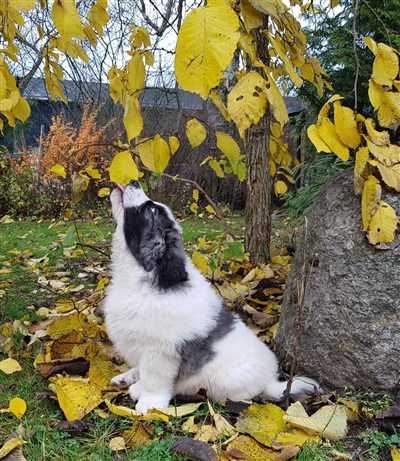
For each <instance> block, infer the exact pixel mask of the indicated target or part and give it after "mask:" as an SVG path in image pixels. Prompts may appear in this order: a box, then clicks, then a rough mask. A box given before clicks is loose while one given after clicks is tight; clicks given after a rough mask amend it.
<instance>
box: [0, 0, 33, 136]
mask: <svg viewBox="0 0 400 461" xmlns="http://www.w3.org/2000/svg"><path fill="white" fill-rule="evenodd" d="M35 3H36V1H35V0H25V1H22V2H21V1H18V0H11V1H9V0H1V1H0V34H1V36H2V41H3V44H2V48H1V50H0V114H2V115H4V116H5V117H6V118H7V121H8V123H9V125H10V126H12V127H15V120H16V119H19V120H22V121H23V122H24V121H25V120H26V119H27V118H28V117H29V115H30V108H29V105H28V102H27V101H26V99H24V98H23V97H22V96H21V93H20V92H19V90H18V88H17V83H16V80H15V78H14V76H13V75H11V73H10V71H9V68H8V65H7V62H6V59H5V58H8V59H11V60H12V61H14V62H17V61H18V57H17V55H18V51H19V48H18V47H17V46H16V45H15V43H14V39H15V37H16V35H21V32H20V31H19V28H20V27H21V26H23V25H24V23H25V21H24V18H23V17H22V15H21V13H22V12H24V11H29V10H31V9H32V8H34V7H35ZM3 125H4V122H3V120H2V119H0V131H3Z"/></svg>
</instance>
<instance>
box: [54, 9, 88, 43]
mask: <svg viewBox="0 0 400 461" xmlns="http://www.w3.org/2000/svg"><path fill="white" fill-rule="evenodd" d="M51 16H52V18H53V22H54V25H55V26H56V29H57V30H58V32H59V34H60V35H61V37H62V38H64V39H71V38H72V37H76V38H80V39H81V40H83V39H84V38H85V34H84V32H83V28H82V23H81V18H80V16H79V13H78V11H77V10H76V6H75V0H62V1H61V0H54V3H53V8H52V11H51Z"/></svg>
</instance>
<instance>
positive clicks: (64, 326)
mask: <svg viewBox="0 0 400 461" xmlns="http://www.w3.org/2000/svg"><path fill="white" fill-rule="evenodd" d="M87 325H88V320H87V318H86V316H85V314H83V313H82V312H73V313H72V314H69V315H65V316H63V317H60V318H58V319H57V320H55V321H54V322H53V323H52V324H50V325H49V326H48V327H47V334H48V335H49V336H50V337H51V338H58V337H60V336H63V335H66V334H68V333H71V332H75V331H76V330H82V329H85V328H87Z"/></svg>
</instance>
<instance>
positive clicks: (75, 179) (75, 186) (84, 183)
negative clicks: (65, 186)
mask: <svg viewBox="0 0 400 461" xmlns="http://www.w3.org/2000/svg"><path fill="white" fill-rule="evenodd" d="M89 183H90V179H89V178H88V177H87V176H85V175H80V174H77V173H74V174H73V175H72V201H73V203H74V204H76V203H78V202H79V201H80V200H82V197H83V193H84V192H85V191H86V190H87V188H88V187H89Z"/></svg>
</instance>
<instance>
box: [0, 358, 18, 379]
mask: <svg viewBox="0 0 400 461" xmlns="http://www.w3.org/2000/svg"><path fill="white" fill-rule="evenodd" d="M21 370H22V368H21V365H20V364H19V363H18V362H17V361H16V360H14V359H11V358H8V359H4V360H2V361H1V362H0V371H2V372H3V373H5V374H6V375H11V374H12V373H15V372H16V371H21Z"/></svg>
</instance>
